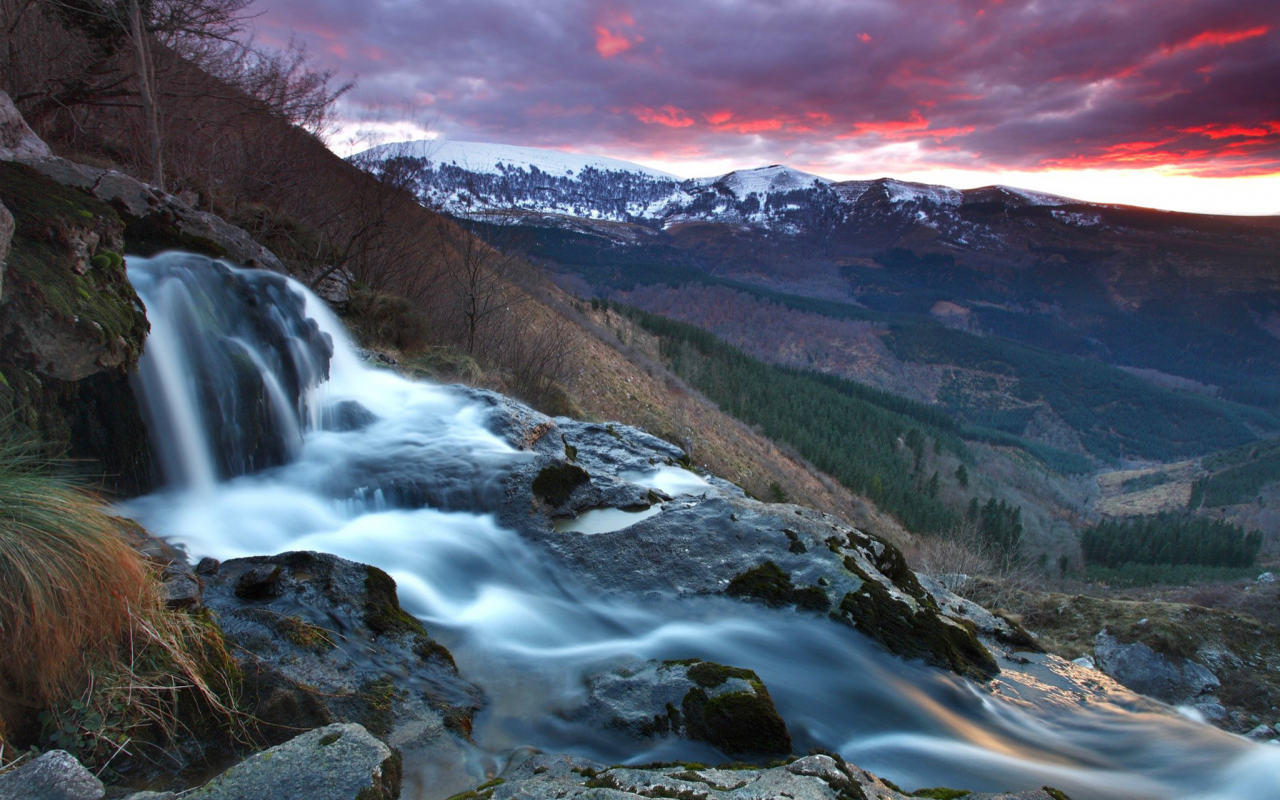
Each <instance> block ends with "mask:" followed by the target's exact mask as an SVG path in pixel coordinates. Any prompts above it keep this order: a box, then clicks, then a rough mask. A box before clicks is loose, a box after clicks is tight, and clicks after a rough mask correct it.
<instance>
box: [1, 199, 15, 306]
mask: <svg viewBox="0 0 1280 800" xmlns="http://www.w3.org/2000/svg"><path fill="white" fill-rule="evenodd" d="M12 244H13V215H12V214H10V213H9V209H7V208H5V207H4V205H3V204H0V297H4V270H5V266H6V265H5V259H7V258H8V257H9V248H10V246H11V245H12Z"/></svg>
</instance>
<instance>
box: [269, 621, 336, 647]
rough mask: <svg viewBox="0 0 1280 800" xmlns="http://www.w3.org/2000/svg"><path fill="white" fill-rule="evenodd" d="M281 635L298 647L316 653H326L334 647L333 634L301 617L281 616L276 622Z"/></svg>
mask: <svg viewBox="0 0 1280 800" xmlns="http://www.w3.org/2000/svg"><path fill="white" fill-rule="evenodd" d="M276 627H277V628H278V629H279V631H280V633H281V635H283V636H284V638H286V639H288V640H289V641H290V642H293V643H294V644H295V645H297V646H298V647H301V648H304V649H306V650H311V651H314V652H316V653H327V652H329V651H330V650H332V649H333V648H334V647H335V644H334V641H333V636H332V635H331V634H330V633H329V631H327V630H325V629H324V628H322V627H320V626H319V625H312V624H311V623H310V622H307V621H306V620H304V619H303V618H302V617H281V618H280V619H279V620H278V621H277V622H276Z"/></svg>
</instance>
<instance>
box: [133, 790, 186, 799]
mask: <svg viewBox="0 0 1280 800" xmlns="http://www.w3.org/2000/svg"><path fill="white" fill-rule="evenodd" d="M124 800H178V796H177V795H176V794H174V793H173V792H135V793H134V794H131V795H129V796H128V797H126V798H124Z"/></svg>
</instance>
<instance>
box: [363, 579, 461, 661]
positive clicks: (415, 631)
mask: <svg viewBox="0 0 1280 800" xmlns="http://www.w3.org/2000/svg"><path fill="white" fill-rule="evenodd" d="M364 589H365V598H364V624H365V625H367V626H368V627H369V630H371V631H373V632H374V634H375V635H378V636H383V635H391V636H397V635H408V636H410V637H412V638H413V651H414V653H416V654H417V656H418V657H419V658H421V659H422V660H423V661H439V662H440V663H443V664H448V665H449V666H450V667H451V668H453V669H455V670H456V669H457V665H456V664H455V663H454V660H453V654H452V653H450V652H449V650H448V649H447V648H446V647H445V646H444V645H442V644H440V643H439V642H437V641H435V640H434V639H432V638H431V637H430V636H429V635H427V629H426V628H425V627H423V625H422V623H421V622H420V621H419V620H418V618H417V617H415V616H413V615H412V614H410V613H409V612H408V611H405V610H404V609H403V608H401V607H400V598H399V597H398V596H397V595H396V582H395V579H394V578H392V577H391V576H390V575H388V574H387V573H385V572H383V571H382V570H380V569H378V568H377V567H366V569H365V579H364Z"/></svg>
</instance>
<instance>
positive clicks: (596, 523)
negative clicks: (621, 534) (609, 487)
mask: <svg viewBox="0 0 1280 800" xmlns="http://www.w3.org/2000/svg"><path fill="white" fill-rule="evenodd" d="M661 510H662V506H661V505H652V506H649V507H648V508H646V509H642V510H640V511H623V510H622V509H620V508H593V509H591V510H590V511H584V512H582V513H581V514H579V515H578V516H576V517H561V518H560V519H556V520H553V521H552V525H553V526H554V527H555V529H556V531H558V532H559V533H611V532H613V531H620V530H622V529H623V528H627V527H630V526H632V525H635V524H636V523H637V522H639V521H640V520H642V519H648V518H649V517H652V516H653V515H654V514H657V513H658V512H659V511H661Z"/></svg>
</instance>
